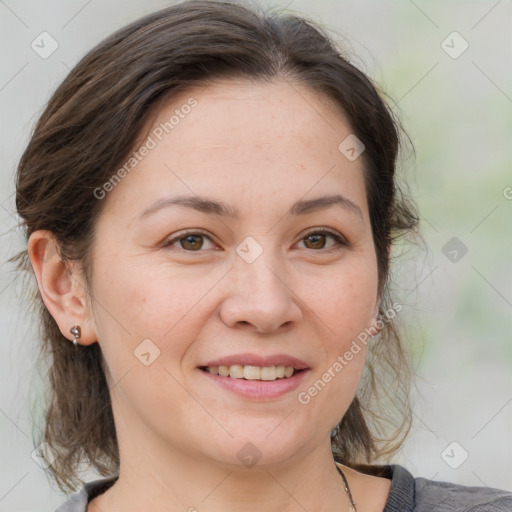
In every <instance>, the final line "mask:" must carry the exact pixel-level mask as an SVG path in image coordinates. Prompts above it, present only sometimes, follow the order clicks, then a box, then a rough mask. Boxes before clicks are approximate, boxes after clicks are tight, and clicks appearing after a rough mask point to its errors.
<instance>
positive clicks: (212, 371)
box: [197, 354, 311, 401]
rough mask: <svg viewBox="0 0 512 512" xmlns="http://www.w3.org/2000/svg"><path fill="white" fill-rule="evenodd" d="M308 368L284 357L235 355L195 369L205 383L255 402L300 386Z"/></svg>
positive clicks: (282, 395) (271, 398)
mask: <svg viewBox="0 0 512 512" xmlns="http://www.w3.org/2000/svg"><path fill="white" fill-rule="evenodd" d="M310 370H311V368H310V367H309V366H308V365H307V364H306V363H305V362H304V361H301V360H300V359H297V358H295V357H290V356H288V355H285V354H280V355H269V356H260V355H256V354H237V355H232V356H226V357H222V358H220V359H216V360H215V361H208V362H207V363H206V364H203V365H201V366H198V367H197V371H198V372H199V374H200V375H204V376H205V377H206V381H205V382H210V383H211V384H213V385H214V386H219V387H220V388H221V389H224V390H226V391H228V392H229V393H234V394H236V395H238V396H240V397H243V398H245V399H250V400H256V401H269V400H276V399H278V398H280V397H284V396H285V395H288V394H289V393H291V392H292V391H293V390H295V389H297V387H298V386H299V385H300V384H301V383H302V382H304V379H306V378H307V377H306V376H307V375H308V373H309V372H310Z"/></svg>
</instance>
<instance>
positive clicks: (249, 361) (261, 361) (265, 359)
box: [198, 353, 309, 379]
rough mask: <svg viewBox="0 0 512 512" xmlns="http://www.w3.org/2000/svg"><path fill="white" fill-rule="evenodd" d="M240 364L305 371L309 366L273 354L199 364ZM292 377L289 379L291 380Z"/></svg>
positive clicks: (286, 356) (235, 357)
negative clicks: (283, 367) (291, 367)
mask: <svg viewBox="0 0 512 512" xmlns="http://www.w3.org/2000/svg"><path fill="white" fill-rule="evenodd" d="M234 364H240V365H242V366H281V365H282V366H293V367H294V368H295V369H296V370H307V369H309V366H308V364H307V363H305V362H304V361H301V360H300V359H297V358H295V357H292V356H289V355H286V354H275V355H269V356H260V355H257V354H250V353H245V354H235V355H232V356H225V357H221V358H220V359H216V360H215V361H209V362H208V363H205V364H201V365H199V366H198V367H204V366H231V365H234ZM301 373H302V372H301ZM291 378H292V377H290V379H291Z"/></svg>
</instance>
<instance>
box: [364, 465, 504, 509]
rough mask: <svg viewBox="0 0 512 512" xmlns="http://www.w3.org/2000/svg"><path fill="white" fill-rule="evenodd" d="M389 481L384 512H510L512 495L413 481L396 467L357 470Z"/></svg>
mask: <svg viewBox="0 0 512 512" xmlns="http://www.w3.org/2000/svg"><path fill="white" fill-rule="evenodd" d="M360 468H361V469H360V471H362V472H364V473H366V474H372V475H374V476H380V477H383V478H388V479H390V480H391V486H390V489H389V495H388V497H387V500H386V505H385V507H384V512H512V492H509V491H505V490H501V489H495V488H492V487H471V486H466V485H461V484H455V483H451V482H444V481H438V480H429V479H427V478H424V477H414V476H413V475H412V474H411V472H410V471H409V470H407V469H406V468H405V467H404V466H401V465H399V464H391V465H385V466H375V465H374V466H360Z"/></svg>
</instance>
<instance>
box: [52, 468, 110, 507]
mask: <svg viewBox="0 0 512 512" xmlns="http://www.w3.org/2000/svg"><path fill="white" fill-rule="evenodd" d="M117 478H118V476H117V475H115V476H111V477H108V478H101V479H99V480H94V481H92V482H88V483H86V484H84V485H83V486H82V488H81V489H80V491H78V492H76V493H75V494H73V495H71V496H70V497H69V498H68V499H67V500H66V501H65V502H64V503H63V504H62V505H60V506H59V507H57V508H56V509H55V510H54V511H53V512H87V505H88V504H89V502H90V501H91V500H92V499H94V498H95V497H96V496H99V495H100V494H102V493H104V492H105V491H106V490H107V489H108V488H109V487H112V485H114V483H115V481H116V480H117Z"/></svg>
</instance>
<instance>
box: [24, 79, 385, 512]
mask: <svg viewBox="0 0 512 512" xmlns="http://www.w3.org/2000/svg"><path fill="white" fill-rule="evenodd" d="M191 97H193V98H195V99H196V100H197V102H198V104H197V106H196V107H194V109H192V111H191V112H190V113H189V114H188V115H187V116H185V117H184V118H183V119H180V123H179V125H177V126H175V127H174V129H173V131H172V132H170V133H169V134H167V135H166V136H165V137H164V138H163V140H162V141H161V142H159V143H158V145H157V146H156V147H155V148H154V149H152V150H151V151H150V152H149V154H148V155H147V156H145V157H144V158H143V160H142V161H141V162H140V163H138V165H137V166H136V167H135V168H134V169H133V170H132V171H131V172H130V173H129V174H128V175H127V176H126V177H125V178H124V179H123V180H122V181H121V182H120V183H118V184H117V185H116V186H115V187H114V188H113V190H112V191H110V192H109V193H108V194H107V196H106V197H105V198H104V199H102V201H104V202H105V204H104V205H103V206H104V210H103V212H102V214H101V216H100V218H99V220H98V224H97V226H96V234H95V244H94V247H93V249H92V261H93V271H92V283H91V286H92V287H91V290H90V296H89V295H87V293H86V292H85V284H84V281H83V278H82V276H81V274H80V269H79V267H78V265H77V264H69V265H68V266H67V269H68V270H66V267H65V265H64V264H63V262H61V261H60V260H59V258H58V256H55V255H54V257H50V258H49V257H48V254H50V252H51V253H52V254H55V250H54V241H53V238H52V235H51V233H49V232H48V231H38V232H35V233H33V234H32V236H31V237H30V240H29V247H28V248H29V254H30V258H31V262H32V265H33V268H34V271H35V274H36V278H37V281H38V284H39V288H40V290H41V295H42V297H43V300H44V302H45V304H46V306H47V307H48V309H49V311H50V312H51V314H52V315H53V317H54V318H55V320H56V322H57V323H58V325H59V327H60V330H61V332H62V334H63V335H64V336H66V337H67V338H68V339H70V340H71V339H72V336H71V335H70V333H69V329H70V327H71V326H73V325H74V324H79V325H81V327H82V337H81V339H80V340H79V343H81V344H83V345H87V344H91V343H95V342H98V343H99V345H100V347H101V350H102V353H103V355H104V358H105V363H106V368H107V379H108V382H109V386H110V393H111V398H112V405H113V411H114V418H115V422H116V429H117V435H118V441H119V449H120V456H121V470H120V477H119V480H118V482H117V483H116V484H115V485H114V486H113V487H112V488H110V489H109V490H107V491H106V492H105V493H103V494H101V495H100V496H98V497H97V498H95V499H94V500H92V501H91V503H89V506H88V511H89V512H98V511H102V512H113V511H121V510H123V511H126V510H145V509H147V507H148V506H151V509H152V510H161V511H164V510H165V511H178V510H179V511H187V510H189V511H194V510H198V511H207V512H217V511H223V512H230V511H235V510H236V511H237V512H240V511H254V510H265V511H266V512H273V511H276V512H277V511H279V512H295V511H303V510H315V511H325V512H327V511H329V512H332V511H345V510H349V501H348V497H347V495H346V493H345V490H344V488H343V482H342V479H341V478H340V475H339V474H338V472H337V471H336V468H335V465H334V462H333V458H332V454H331V449H330V437H329V433H330V431H331V429H332V428H333V427H334V426H335V425H336V423H337V422H338V421H339V420H340V418H341V417H342V416H343V414H344V413H345V412H346V410H347V408H348V406H349V405H350V402H351V401H352V399H353V397H354V395H355V392H356V390H357V387H358V385H359V382H360V379H361V375H362V371H363V368H364V364H365V359H366V352H367V351H366V346H364V345H363V346H362V350H361V351H360V352H359V354H357V355H356V356H354V358H353V359H352V361H350V363H349V364H347V365H346V366H345V367H344V368H343V370H342V371H341V372H339V373H337V374H336V377H335V378H333V379H332V380H331V382H329V383H328V385H327V386H325V388H324V389H322V391H321V392H320V393H319V394H318V395H317V396H315V397H314V398H312V399H311V401H310V402H309V403H308V404H307V405H302V404H301V403H299V401H298V399H297V394H298V392H300V391H304V390H307V389H308V388H309V387H310V386H311V385H312V384H313V383H314V382H315V381H317V380H318V379H319V378H320V377H321V376H322V374H323V373H324V372H325V371H326V370H327V369H328V368H329V367H331V366H332V365H333V363H334V362H335V361H336V358H337V357H338V356H339V355H342V354H343V353H344V352H345V351H346V350H347V349H348V348H349V347H350V345H351V343H352V341H353V340H354V339H356V337H357V335H358V334H359V333H361V332H362V331H364V330H365V329H366V328H368V327H370V326H372V323H373V322H375V319H376V316H377V313H378V307H379V302H380V297H378V295H377V289H378V286H377V285H378V279H377V277H378V275H377V261H376V254H375V249H374V244H373V239H372V233H371V228H370V220H369V213H368V208H367V201H366V191H365V186H364V180H363V163H362V159H361V158H358V159H356V160H355V161H349V160H348V159H347V158H345V156H344V155H343V154H342V153H341V152H340V151H339V150H338V145H339V144H340V142H341V141H343V140H344V139H345V137H347V136H348V135H349V134H350V133H351V132H352V130H351V128H350V126H349V125H348V123H347V122H346V120H345V119H344V117H343V115H342V114H341V112H340V111H339V110H337V109H335V108H334V106H333V105H332V104H331V103H330V102H329V101H328V99H327V98H325V97H323V96H321V95H318V94H317V93H315V92H314V91H311V90H309V89H307V88H305V87H304V86H300V85H298V84H294V86H293V88H292V87H291V86H290V84H289V83H288V82H287V81H284V80H275V81H274V82H272V83H265V84H261V83H252V82H248V81H247V82H240V81H229V80H228V81H218V82H214V83H212V84H210V85H209V86H208V87H206V88H204V87H202V88H199V87H198V88H194V89H190V90H188V91H186V92H182V93H180V95H179V96H175V97H174V98H173V99H172V100H171V101H170V102H168V103H166V104H165V105H164V106H163V107H162V108H161V109H160V110H159V111H157V112H155V116H154V117H153V118H152V120H151V122H150V123H148V125H147V126H146V127H145V130H144V131H143V133H141V134H140V137H139V142H138V144H140V143H142V142H144V140H145V138H146V136H147V135H148V134H150V131H151V130H152V129H153V128H154V127H156V126H158V125H159V124H160V123H161V122H164V121H166V120H168V119H169V117H170V116H171V115H172V113H173V112H174V110H175V109H176V108H180V106H181V105H183V104H185V103H186V102H187V100H188V99H189V98H191ZM137 147H138V146H137ZM333 193H339V194H342V195H343V196H345V197H346V198H348V199H350V201H352V202H353V203H355V204H356V205H357V206H358V207H359V209H360V211H361V216H359V215H358V214H356V213H354V212H353V211H350V210H349V209H346V208H343V207H341V206H339V205H332V206H329V207H324V208H321V209H319V210H317V211H313V212H309V213H307V214H303V215H291V214H289V213H287V212H288V210H289V208H290V207H291V205H292V204H293V203H295V202H296V201H299V200H308V199H314V198H317V197H321V196H325V195H332V194H333ZM175 195H190V196H208V197H209V198H211V199H214V200H216V201H222V202H224V203H226V204H228V205H230V206H231V207H234V208H237V209H238V210H239V214H240V215H239V218H238V219H234V218H230V217H221V216H219V215H214V214H207V213H204V212H199V211H197V210H194V209H191V208H187V207H183V206H172V207H168V208H164V209H161V210H159V211H158V212H156V213H153V214H150V215H147V216H144V217H142V218H139V216H140V214H141V212H143V211H144V210H145V209H146V208H148V207H149V206H151V205H152V204H153V203H154V202H155V201H156V200H157V199H159V198H162V197H170V196H175ZM311 228H315V229H311ZM316 228H318V229H316ZM185 229H187V230H192V231H194V232H198V231H199V232H200V233H199V236H198V237H195V238H193V239H192V243H191V242H190V239H186V238H185V239H183V238H181V242H180V241H179V238H180V237H183V236H185V235H184V234H183V231H184V230H185ZM319 229H329V230H331V231H334V232H335V233H338V234H339V235H340V236H341V237H343V238H344V239H345V240H347V241H348V245H340V244H339V243H337V242H336V240H335V239H334V238H332V237H331V236H330V235H329V236H325V237H322V236H321V235H320V238H319V239H316V240H315V239H314V238H313V239H311V238H308V237H307V236H306V235H308V234H309V235H311V234H312V233H315V232H316V233H317V232H318V230H319ZM200 235H205V236H203V237H201V236H200ZM248 236H251V237H253V238H254V239H255V240H256V241H257V242H258V244H259V245H260V246H261V248H262V249H263V252H262V254H261V255H260V256H259V257H258V258H257V259H256V260H255V261H254V262H252V263H247V262H246V261H245V260H244V259H243V258H241V257H240V256H239V255H238V254H237V252H236V248H237V246H238V245H239V244H240V243H241V242H242V241H243V240H244V239H245V238H246V237H248ZM169 240H175V241H174V242H173V243H172V245H168V246H165V244H164V242H165V241H169ZM187 240H188V243H187ZM91 297H92V298H91ZM144 339H150V340H151V341H152V343H154V345H156V346H157V347H158V348H159V350H160V355H159V356H158V357H157V358H156V359H155V360H154V361H153V362H152V363H151V364H150V365H148V366H146V365H144V364H142V363H141V361H140V360H139V359H138V358H137V357H135V355H134V350H136V349H137V347H138V346H139V344H140V343H141V342H142V340H144ZM77 350H80V347H77ZM242 352H251V353H255V354H261V355H268V354H289V355H292V356H295V357H297V358H299V359H302V360H304V361H306V362H307V363H308V365H309V367H310V370H309V372H308V374H307V375H306V378H305V380H304V382H303V383H302V384H301V386H300V387H299V389H297V390H294V391H292V392H290V393H287V394H285V395H284V396H281V397H278V398H274V399H267V400H259V401H258V400H252V399H248V398H242V397H240V396H238V395H235V394H233V393H231V392H229V391H227V390H224V389H222V388H220V387H219V386H218V385H216V384H214V383H212V382H211V381H210V379H207V378H206V376H205V375H204V374H203V373H202V372H201V370H199V369H198V368H197V366H198V365H201V364H205V363H206V362H208V361H210V360H213V359H215V358H217V357H219V356H224V355H232V354H237V353H242ZM86 385H87V383H86V382H84V386H86ZM248 442H250V443H252V444H253V445H254V446H255V447H257V449H258V451H259V452H260V453H261V459H260V460H259V461H258V463H257V464H256V465H255V466H251V467H247V466H245V465H244V464H242V462H241V461H240V460H239V458H238V457H237V453H238V451H239V450H240V449H241V448H242V447H243V446H244V445H245V444H246V443H248ZM341 467H342V469H343V471H344V473H345V475H346V476H347V479H348V481H349V485H350V488H351V491H352V494H353V497H354V500H355V501H356V504H357V507H358V511H359V512H361V511H365V512H366V511H382V510H383V508H384V505H385V502H386V498H387V496H388V493H389V487H390V483H391V482H390V480H388V479H384V478H377V477H372V476H368V475H364V474H362V473H358V472H356V471H353V470H351V469H349V468H347V467H343V466H341Z"/></svg>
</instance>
